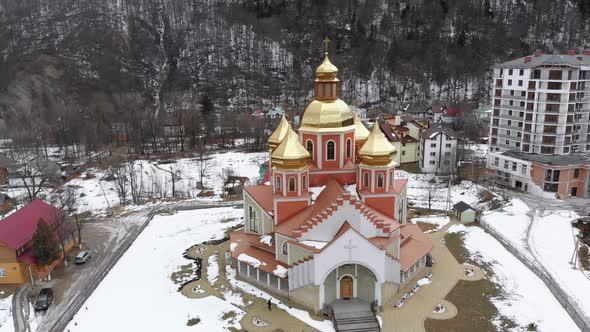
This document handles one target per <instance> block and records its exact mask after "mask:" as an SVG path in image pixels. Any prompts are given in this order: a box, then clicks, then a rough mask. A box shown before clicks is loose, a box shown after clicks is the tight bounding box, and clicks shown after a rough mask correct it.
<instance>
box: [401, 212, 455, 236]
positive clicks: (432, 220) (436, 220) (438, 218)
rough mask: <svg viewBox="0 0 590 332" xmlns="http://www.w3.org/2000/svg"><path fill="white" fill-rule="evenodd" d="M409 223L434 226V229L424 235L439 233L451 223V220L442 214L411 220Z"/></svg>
mask: <svg viewBox="0 0 590 332" xmlns="http://www.w3.org/2000/svg"><path fill="white" fill-rule="evenodd" d="M410 222H411V223H412V224H416V223H423V224H431V225H435V226H436V228H434V229H431V230H428V231H426V232H424V233H432V232H438V231H440V230H441V229H442V228H443V227H445V226H446V225H447V224H448V223H449V222H451V218H449V216H447V215H444V214H433V215H429V216H423V217H416V218H412V220H410Z"/></svg>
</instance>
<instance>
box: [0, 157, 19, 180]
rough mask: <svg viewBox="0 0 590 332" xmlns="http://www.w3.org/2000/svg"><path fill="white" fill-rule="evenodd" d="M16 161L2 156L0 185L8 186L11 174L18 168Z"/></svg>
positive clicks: (0, 159) (0, 158) (0, 160)
mask: <svg viewBox="0 0 590 332" xmlns="http://www.w3.org/2000/svg"><path fill="white" fill-rule="evenodd" d="M17 167H18V166H17V163H16V161H14V160H12V159H10V158H8V157H7V156H5V155H3V154H0V185H3V184H8V181H9V178H10V177H11V173H13V172H14V171H15V170H16V168H17Z"/></svg>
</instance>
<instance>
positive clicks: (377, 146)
mask: <svg viewBox="0 0 590 332" xmlns="http://www.w3.org/2000/svg"><path fill="white" fill-rule="evenodd" d="M394 153H395V147H394V146H393V145H392V144H391V143H389V141H388V140H387V138H386V137H385V135H384V134H383V132H382V131H381V129H380V128H379V121H378V120H375V125H374V126H373V130H372V131H371V134H369V137H367V141H366V142H365V144H363V146H362V147H361V149H360V150H359V156H360V157H361V163H362V164H365V165H369V166H382V167H385V166H390V165H392V163H393V154H394Z"/></svg>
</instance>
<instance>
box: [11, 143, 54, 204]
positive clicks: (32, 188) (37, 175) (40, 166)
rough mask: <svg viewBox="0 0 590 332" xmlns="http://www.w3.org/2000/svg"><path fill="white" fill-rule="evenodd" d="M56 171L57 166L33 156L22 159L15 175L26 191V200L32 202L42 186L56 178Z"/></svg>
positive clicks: (36, 155)
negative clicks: (21, 163)
mask: <svg viewBox="0 0 590 332" xmlns="http://www.w3.org/2000/svg"><path fill="white" fill-rule="evenodd" d="M57 171H58V168H57V164H55V163H53V162H51V161H50V160H48V159H46V158H44V157H41V156H39V155H38V154H35V155H33V156H29V157H28V158H25V159H24V162H23V165H22V167H20V168H19V169H17V170H16V174H17V176H18V177H19V178H20V179H21V181H22V184H23V186H24V187H25V189H26V190H27V195H28V200H29V201H32V200H34V199H35V198H37V195H38V194H39V192H41V190H43V186H45V185H46V184H47V183H49V182H51V181H53V180H55V179H56V178H57Z"/></svg>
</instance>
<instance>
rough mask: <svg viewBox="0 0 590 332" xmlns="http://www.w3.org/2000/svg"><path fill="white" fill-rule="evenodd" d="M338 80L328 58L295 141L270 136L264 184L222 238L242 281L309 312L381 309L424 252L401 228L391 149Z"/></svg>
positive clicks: (419, 266) (411, 228) (280, 132)
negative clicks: (343, 94) (351, 306)
mask: <svg viewBox="0 0 590 332" xmlns="http://www.w3.org/2000/svg"><path fill="white" fill-rule="evenodd" d="M337 73H338V69H337V68H336V67H335V66H334V65H333V64H332V63H331V62H330V60H329V59H328V57H327V56H326V58H325V59H324V62H323V63H322V64H321V65H320V66H319V67H318V69H317V70H316V80H315V100H313V101H312V102H311V103H310V104H309V106H308V107H307V109H306V110H305V112H304V114H303V117H302V122H301V127H300V128H299V130H298V132H295V131H294V130H293V129H292V127H291V125H290V124H289V123H288V122H287V121H286V120H285V119H284V118H283V119H281V122H280V123H279V125H278V127H277V129H276V130H275V131H274V132H273V133H272V135H271V136H270V137H269V141H268V143H269V146H270V150H271V159H270V168H269V173H270V175H269V182H270V183H269V184H264V183H263V184H260V185H257V186H246V187H244V194H243V196H244V216H245V218H244V219H245V225H244V228H242V229H239V230H236V231H234V232H232V233H231V234H230V241H231V246H230V250H231V252H232V253H231V254H232V262H233V266H234V267H236V268H237V273H238V276H239V277H240V278H242V279H244V280H246V281H248V282H251V283H253V284H256V285H257V286H260V287H263V288H266V289H268V290H269V291H271V292H274V293H276V294H281V295H285V296H289V298H290V299H291V300H294V301H296V302H298V303H300V304H302V305H304V306H306V307H308V308H311V309H313V310H314V311H316V312H317V311H320V310H322V309H324V308H325V307H326V306H330V305H332V306H333V307H334V305H335V304H339V305H347V303H351V302H347V301H346V300H348V299H356V301H354V302H356V303H358V302H363V303H366V305H367V308H368V306H369V304H375V305H377V306H381V305H382V304H383V303H385V302H386V301H388V300H389V299H391V298H393V297H394V296H395V295H396V294H397V293H398V291H399V290H400V287H402V286H403V285H405V284H407V283H409V282H410V281H411V280H412V279H413V278H415V277H417V274H418V273H419V272H420V271H422V270H423V269H424V267H425V265H426V261H427V255H428V253H429V252H430V250H431V249H432V243H431V242H430V240H429V239H428V237H426V236H425V235H424V233H423V232H422V231H421V230H420V228H419V227H418V226H417V225H413V224H408V223H406V209H407V181H408V180H407V179H398V178H396V177H395V173H394V170H395V166H396V165H397V163H396V162H395V160H394V158H395V157H394V156H395V152H396V151H395V147H394V146H393V145H392V144H391V143H390V142H389V141H388V140H387V138H386V137H385V135H384V133H383V131H382V130H381V129H380V126H379V125H375V126H373V129H372V131H371V132H369V131H368V130H367V129H366V128H364V126H363V124H362V123H361V122H360V121H355V116H354V114H353V113H352V112H351V110H350V108H349V107H348V105H347V104H346V103H345V102H344V101H342V100H341V99H339V98H338V97H339V93H340V90H339V81H338V78H337V77H336V76H337ZM408 137H409V136H408ZM368 310H369V311H370V309H368Z"/></svg>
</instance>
